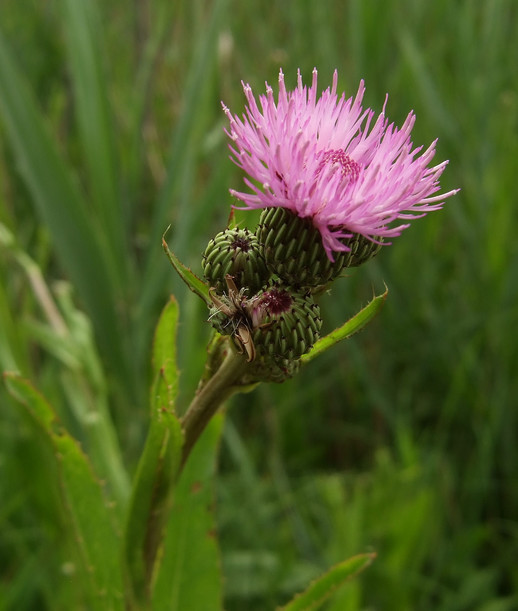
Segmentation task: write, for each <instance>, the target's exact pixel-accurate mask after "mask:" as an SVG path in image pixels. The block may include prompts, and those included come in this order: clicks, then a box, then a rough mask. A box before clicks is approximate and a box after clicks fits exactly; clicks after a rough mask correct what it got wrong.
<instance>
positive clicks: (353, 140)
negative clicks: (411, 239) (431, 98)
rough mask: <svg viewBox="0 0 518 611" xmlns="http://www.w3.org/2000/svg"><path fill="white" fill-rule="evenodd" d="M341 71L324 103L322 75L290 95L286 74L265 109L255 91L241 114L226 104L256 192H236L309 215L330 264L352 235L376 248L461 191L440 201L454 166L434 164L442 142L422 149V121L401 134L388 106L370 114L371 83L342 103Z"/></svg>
mask: <svg viewBox="0 0 518 611" xmlns="http://www.w3.org/2000/svg"><path fill="white" fill-rule="evenodd" d="M337 82H338V74H337V72H336V71H335V72H334V75H333V83H332V86H331V87H330V88H328V89H326V90H325V91H324V92H323V93H322V94H321V96H320V97H319V98H318V99H317V71H316V69H314V70H313V80H312V84H311V87H309V88H308V87H306V86H305V85H303V83H302V76H301V74H300V71H299V73H298V80H297V87H296V88H295V89H294V90H293V91H286V87H285V84H284V75H283V73H282V70H281V71H280V73H279V94H278V97H277V100H276V99H275V97H274V94H273V90H272V88H271V87H270V86H269V85H268V84H266V95H261V96H259V105H258V103H257V102H256V99H255V97H254V95H253V93H252V89H251V88H250V86H249V85H245V84H244V83H243V88H244V92H245V96H246V100H247V103H248V104H247V107H246V113H245V114H244V115H243V117H242V118H240V117H238V116H237V115H232V114H231V112H230V110H229V109H228V108H227V107H225V106H224V110H225V113H226V115H227V117H228V119H229V122H230V126H229V129H228V130H227V134H228V136H229V137H230V139H231V141H232V143H231V145H230V149H231V152H232V160H233V161H234V163H236V165H238V166H239V167H240V168H242V169H243V170H244V171H245V172H246V174H247V175H248V177H245V179H244V180H245V183H246V184H247V185H248V187H249V188H250V190H251V192H248V193H244V192H238V191H234V190H231V193H232V195H234V196H235V197H237V198H238V199H240V200H242V201H243V202H244V204H245V206H244V207H245V208H270V207H280V208H286V209H289V210H291V211H292V212H293V213H295V214H296V215H297V216H299V217H300V218H303V219H310V220H311V222H312V223H313V225H314V226H315V228H316V229H318V231H319V232H320V235H321V236H322V244H323V246H324V248H325V251H326V253H327V256H328V258H329V259H330V260H334V255H333V253H336V252H340V251H348V250H349V249H350V248H349V246H348V245H347V239H348V238H350V237H352V236H353V235H354V234H360V235H363V236H365V237H366V238H368V239H370V240H372V241H373V242H380V241H381V239H382V238H391V237H394V236H398V235H400V234H401V232H402V231H403V230H404V229H405V228H407V227H408V226H409V225H408V223H407V222H403V223H398V222H397V221H401V220H403V221H407V220H408V219H412V218H418V217H421V216H424V215H425V214H426V213H427V212H430V211H432V210H438V209H439V208H441V207H442V205H443V203H444V200H445V199H446V198H447V197H450V196H451V195H454V194H455V193H456V192H457V191H456V190H454V191H450V192H448V193H444V194H442V195H434V194H436V193H437V192H438V191H439V189H440V185H439V178H440V176H441V174H442V172H443V170H444V168H445V166H446V164H447V163H448V162H447V161H444V162H442V163H440V164H438V165H436V166H433V167H428V165H429V163H430V162H431V160H432V158H433V156H434V154H435V144H436V141H434V142H432V144H431V145H430V146H429V147H428V149H426V150H425V151H424V152H423V151H422V147H417V148H414V147H413V144H412V141H411V140H410V134H411V131H412V127H413V125H414V121H415V115H414V114H413V113H412V112H410V114H409V115H408V117H407V118H406V120H405V122H404V123H403V125H402V127H401V128H398V127H396V126H395V125H394V124H393V123H390V124H389V122H388V120H387V119H386V117H385V106H386V100H385V104H384V106H383V110H382V112H381V114H380V115H379V116H378V117H377V119H376V120H375V121H373V119H374V115H375V113H374V111H373V110H371V109H369V108H367V109H363V108H362V99H363V95H364V92H365V87H364V83H363V81H361V82H360V86H359V88H358V92H357V94H356V96H355V97H354V98H353V97H351V98H348V99H346V98H345V94H342V95H341V96H340V97H338V95H337V92H336V89H337Z"/></svg>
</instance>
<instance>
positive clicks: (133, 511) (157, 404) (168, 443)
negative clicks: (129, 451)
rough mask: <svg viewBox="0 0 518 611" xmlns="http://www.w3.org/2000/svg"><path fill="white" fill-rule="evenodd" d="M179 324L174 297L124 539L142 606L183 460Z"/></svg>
mask: <svg viewBox="0 0 518 611" xmlns="http://www.w3.org/2000/svg"><path fill="white" fill-rule="evenodd" d="M177 323H178V304H177V302H176V300H175V299H174V298H171V299H170V301H169V303H168V304H167V305H166V306H165V308H164V310H163V312H162V314H161V316H160V319H159V321H158V324H157V327H156V331H155V339H154V343H153V374H154V381H153V385H152V390H151V400H150V403H151V423H150V427H149V432H148V435H147V439H146V443H145V446H144V451H143V453H142V456H141V457H140V461H139V464H138V468H137V473H136V475H135V480H134V483H133V489H132V497H131V503H130V509H129V513H128V519H127V524H126V533H125V539H124V557H125V561H126V568H127V572H128V579H129V584H130V589H131V591H132V595H133V597H134V598H135V599H136V600H137V601H138V602H139V603H142V602H144V601H146V600H147V599H148V598H149V594H150V581H151V577H152V574H153V570H154V566H155V561H156V557H157V552H158V549H159V547H160V545H161V543H162V537H163V530H164V524H165V522H166V521H167V517H168V515H169V512H170V508H171V494H172V490H173V485H174V482H175V480H176V477H177V474H178V469H179V466H180V459H181V450H182V444H183V432H182V428H181V425H180V421H179V420H178V418H177V417H176V415H175V411H174V402H175V400H176V396H177V393H178V380H177V378H178V373H177V369H176V328H177Z"/></svg>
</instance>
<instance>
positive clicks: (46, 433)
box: [4, 373, 124, 611]
mask: <svg viewBox="0 0 518 611" xmlns="http://www.w3.org/2000/svg"><path fill="white" fill-rule="evenodd" d="M4 380H5V383H6V386H7V389H8V391H9V393H10V394H11V395H12V396H13V397H14V398H15V399H16V400H17V401H18V402H19V403H21V404H22V405H23V406H24V407H25V408H26V411H27V413H28V414H29V416H30V417H31V419H32V421H33V423H34V424H35V425H36V426H37V428H38V430H39V431H40V432H41V434H42V436H43V438H44V439H45V440H46V441H47V442H49V443H50V445H51V448H52V450H53V454H54V457H55V460H56V467H57V468H56V470H55V471H54V470H52V474H54V473H57V475H58V478H59V484H60V489H61V492H62V495H63V501H64V507H65V511H66V513H67V514H68V517H69V524H70V527H71V531H72V533H71V534H72V537H71V539H72V541H73V542H74V541H75V547H76V551H77V560H78V563H79V565H80V569H81V573H80V574H81V576H82V579H83V583H84V589H85V595H86V597H87V598H88V600H89V601H90V604H91V606H92V608H95V609H106V610H117V609H120V610H121V611H122V610H123V609H124V604H123V588H122V577H121V571H120V561H119V533H118V525H117V524H116V521H115V515H114V512H113V508H112V507H111V506H110V504H109V503H107V501H106V499H105V497H104V494H103V490H102V488H101V484H100V482H99V480H98V479H97V478H96V476H95V474H94V473H93V471H92V467H91V465H90V463H89V461H88V458H87V457H86V456H85V454H84V453H83V452H82V450H81V448H80V446H79V444H78V442H77V441H76V440H75V439H73V438H72V437H71V436H70V435H69V434H68V432H67V431H66V430H65V429H64V428H63V426H62V425H61V424H60V422H59V421H58V419H57V417H56V415H55V413H54V411H53V409H52V407H51V406H50V405H49V404H48V403H47V401H46V400H45V398H44V397H43V396H42V395H40V394H39V393H38V391H36V390H35V389H34V387H33V386H32V385H31V384H30V382H28V381H27V380H24V379H22V378H21V377H20V376H18V375H17V374H12V373H6V374H4ZM52 474H51V473H49V477H52V476H53V475H52Z"/></svg>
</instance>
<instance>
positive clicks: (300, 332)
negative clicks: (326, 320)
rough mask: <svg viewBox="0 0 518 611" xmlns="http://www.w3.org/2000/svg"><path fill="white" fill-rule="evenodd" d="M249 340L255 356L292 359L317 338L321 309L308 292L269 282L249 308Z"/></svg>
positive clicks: (307, 349)
mask: <svg viewBox="0 0 518 611" xmlns="http://www.w3.org/2000/svg"><path fill="white" fill-rule="evenodd" d="M250 318H251V323H252V329H253V332H252V339H253V342H254V345H255V349H256V351H257V353H258V355H260V356H263V357H266V359H272V360H273V361H274V362H276V363H281V362H285V361H286V360H287V361H294V360H296V359H298V358H299V357H301V356H302V355H303V354H305V353H306V352H308V351H309V350H310V349H311V348H312V346H313V344H314V343H315V341H316V340H317V339H318V338H319V337H320V328H321V326H322V320H321V318H320V308H319V307H318V305H317V304H316V303H315V301H314V300H313V297H312V296H311V294H310V293H309V292H301V291H295V290H294V289H291V288H288V287H285V286H283V285H282V284H272V285H271V286H270V287H268V288H267V289H266V290H264V291H263V292H262V294H259V295H258V296H257V297H256V298H255V299H254V300H253V304H252V306H251V308H250Z"/></svg>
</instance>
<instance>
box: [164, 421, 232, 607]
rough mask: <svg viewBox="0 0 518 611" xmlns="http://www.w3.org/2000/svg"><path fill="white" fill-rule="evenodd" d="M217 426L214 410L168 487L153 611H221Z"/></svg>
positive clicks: (218, 424)
mask: <svg viewBox="0 0 518 611" xmlns="http://www.w3.org/2000/svg"><path fill="white" fill-rule="evenodd" d="M222 425H223V414H222V413H218V414H216V415H215V416H214V417H213V418H212V420H211V421H210V423H209V425H208V426H207V428H206V429H205V431H204V432H203V434H202V435H201V437H200V438H199V440H198V442H197V443H196V445H195V446H194V448H193V451H192V453H191V455H190V456H189V460H188V461H187V462H186V464H185V467H184V469H183V471H182V474H181V476H180V479H179V481H178V484H177V486H176V488H175V491H174V505H173V510H172V512H171V515H170V518H169V522H168V525H167V534H166V539H165V543H164V550H163V558H162V560H161V562H160V566H157V570H156V572H155V575H154V580H153V581H154V589H153V597H152V609H153V611H162V609H168V611H185V610H187V609H193V610H194V609H196V610H198V609H200V610H203V611H221V609H222V608H223V603H222V583H221V570H220V557H219V551H218V546H217V539H216V532H215V523H214V515H213V506H214V490H213V483H214V472H215V468H216V455H217V450H218V446H219V440H220V437H221V431H222Z"/></svg>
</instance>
